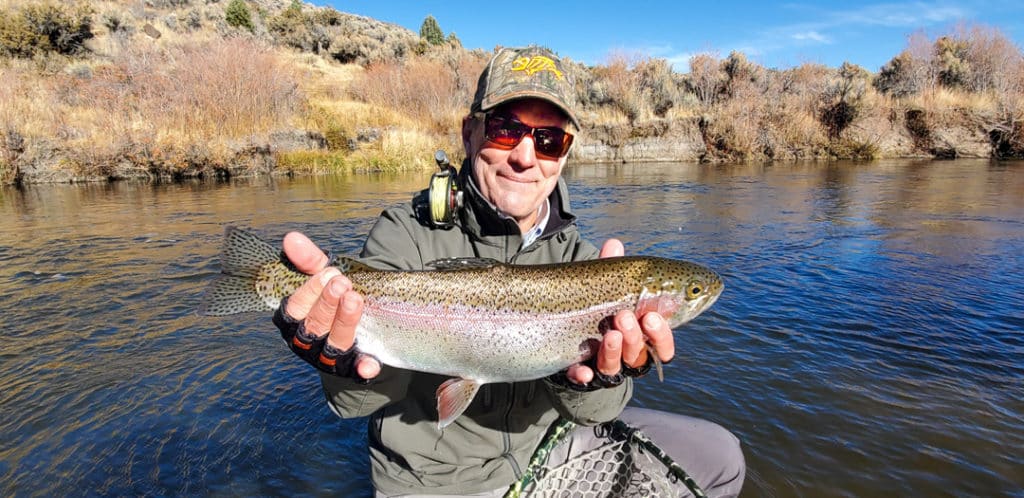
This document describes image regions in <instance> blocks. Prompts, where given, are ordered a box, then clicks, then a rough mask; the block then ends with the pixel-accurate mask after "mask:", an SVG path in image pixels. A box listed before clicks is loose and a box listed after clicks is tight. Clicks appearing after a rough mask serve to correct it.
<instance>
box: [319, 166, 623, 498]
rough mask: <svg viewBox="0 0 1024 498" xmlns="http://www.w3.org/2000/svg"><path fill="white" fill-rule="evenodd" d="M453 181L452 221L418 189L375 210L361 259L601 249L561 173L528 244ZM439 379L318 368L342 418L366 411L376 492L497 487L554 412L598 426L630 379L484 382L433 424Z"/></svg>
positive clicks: (569, 256) (382, 263) (417, 263)
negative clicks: (443, 219)
mask: <svg viewBox="0 0 1024 498" xmlns="http://www.w3.org/2000/svg"><path fill="white" fill-rule="evenodd" d="M467 169H468V168H466V167H463V170H464V171H465V170H467ZM460 181H461V183H462V185H464V190H465V192H466V193H465V199H466V202H465V206H464V207H463V209H462V210H461V211H460V214H459V219H458V220H457V221H456V226H455V227H453V228H449V229H440V228H432V227H431V225H430V223H429V208H428V205H427V191H423V192H420V193H419V194H418V195H417V196H415V197H414V198H413V201H412V203H411V204H410V205H406V206H402V207H397V208H392V209H388V210H386V211H384V213H382V214H381V216H380V218H379V219H378V220H377V223H376V225H374V227H373V229H372V230H371V231H370V234H369V236H368V238H367V240H366V245H365V246H364V247H363V252H362V260H363V261H365V262H366V263H368V264H370V265H372V266H375V267H378V268H387V269H402V270H413V269H415V270H419V269H423V268H424V267H426V266H427V263H430V262H432V261H434V260H438V259H443V258H451V257H480V258H492V259H496V260H499V261H504V262H508V263H517V264H542V263H557V262H566V261H577V260H585V259H594V258H596V257H597V256H598V250H597V248H596V247H594V246H593V245H592V244H590V243H588V242H586V241H584V240H582V239H581V238H580V235H579V232H578V230H577V228H576V224H575V216H573V215H572V214H571V213H570V212H569V202H568V197H567V191H566V187H565V183H564V182H563V181H562V180H561V179H560V180H559V182H558V188H557V189H556V190H555V192H553V193H552V195H551V197H550V207H551V210H550V213H551V215H550V218H549V220H548V224H547V227H546V229H545V231H544V233H543V234H542V235H541V236H540V238H539V239H538V240H536V241H534V242H533V243H532V244H530V245H529V246H528V247H525V248H520V245H521V243H522V237H521V235H520V230H519V227H518V225H517V224H516V223H515V222H514V221H513V220H512V219H510V218H507V217H503V216H500V215H499V214H498V213H497V211H496V210H495V208H494V207H493V206H492V205H491V204H490V203H488V202H487V201H485V200H484V199H483V198H482V197H481V195H480V194H479V192H478V191H477V189H476V187H475V186H474V185H473V182H472V181H471V180H470V179H469V175H465V174H463V175H461V176H460ZM451 292H459V289H451ZM445 380H447V378H446V377H444V376H439V375H434V374H427V373H422V372H413V371H409V370H402V369H397V368H391V367H388V366H384V367H383V369H382V371H381V374H380V375H379V376H378V377H377V378H375V379H373V380H372V381H371V382H370V383H369V384H367V385H362V384H359V383H356V382H354V381H353V380H351V379H348V378H342V377H335V376H330V375H326V374H325V375H322V382H323V387H324V392H325V393H326V395H327V401H328V404H329V405H330V407H331V409H332V410H333V411H334V412H335V413H337V414H338V415H339V416H341V417H345V418H348V417H363V416H369V417H370V422H369V446H370V457H371V464H372V469H373V483H374V486H375V487H376V489H377V490H379V491H381V492H383V493H385V494H388V495H393V494H407V493H412V494H415V493H431V494H471V493H478V492H483V491H490V490H495V489H500V488H502V487H504V486H508V485H510V484H511V483H512V482H513V481H515V480H516V479H518V478H519V477H520V475H521V472H522V471H523V470H524V469H525V468H526V465H527V463H528V461H529V459H530V456H531V455H532V453H533V451H534V449H535V448H536V446H537V445H538V444H539V442H540V440H541V439H542V437H543V436H544V434H545V432H546V431H547V429H548V427H549V426H550V425H551V424H552V422H554V421H555V420H556V418H557V417H558V416H559V415H561V416H563V417H566V418H569V419H571V420H573V421H575V422H578V423H580V424H584V425H595V424H598V423H601V422H605V421H608V420H611V419H613V418H615V417H616V416H618V415H619V413H620V412H621V411H622V409H623V408H624V407H625V406H626V402H627V401H629V398H630V397H631V396H632V382H631V381H629V380H627V382H625V383H624V384H622V385H621V386H619V387H617V388H613V389H603V390H597V391H593V392H588V393H583V392H578V391H574V390H571V389H569V388H566V387H564V386H560V385H558V384H555V383H552V382H550V381H548V380H546V379H542V380H535V381H528V382H516V383H497V384H487V385H484V386H483V387H482V388H481V389H480V391H479V392H478V393H477V396H476V398H475V399H474V400H473V402H472V404H471V405H470V406H469V408H468V409H467V410H466V412H465V413H463V414H462V415H461V416H460V417H458V418H457V419H456V420H455V421H454V422H453V423H452V424H451V425H449V426H448V427H446V428H445V429H444V430H443V431H439V430H438V428H437V418H438V417H437V408H436V400H435V397H434V392H435V390H436V389H437V387H438V386H439V385H440V384H441V383H442V382H444V381H445Z"/></svg>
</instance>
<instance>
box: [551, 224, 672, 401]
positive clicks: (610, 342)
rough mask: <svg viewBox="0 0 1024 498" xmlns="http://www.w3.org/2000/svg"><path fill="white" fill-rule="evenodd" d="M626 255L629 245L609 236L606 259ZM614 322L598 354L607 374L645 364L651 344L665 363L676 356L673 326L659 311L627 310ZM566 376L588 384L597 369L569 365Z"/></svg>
mask: <svg viewBox="0 0 1024 498" xmlns="http://www.w3.org/2000/svg"><path fill="white" fill-rule="evenodd" d="M624 254H625V248H624V247H623V245H622V242H620V241H619V240H617V239H608V241H607V242H605V243H604V246H602V247H601V257H602V258H608V257H615V256H622V255H624ZM638 318H639V319H638ZM612 324H613V325H614V327H613V328H611V329H609V330H608V331H606V332H605V333H604V338H603V339H602V340H601V344H600V346H599V347H598V350H597V354H596V359H597V369H598V370H599V371H600V372H601V373H602V374H604V375H606V376H609V377H612V376H615V375H618V374H619V373H620V372H621V371H622V365H623V364H625V365H628V366H630V367H632V368H641V367H643V366H645V365H646V364H647V360H648V358H647V355H648V353H647V344H650V345H651V347H652V348H653V349H654V351H656V353H657V355H658V359H660V360H661V362H662V363H667V362H668V361H669V360H671V359H672V357H673V356H674V355H675V339H674V338H673V337H672V329H671V328H669V326H668V322H666V321H665V318H664V317H662V316H661V315H660V314H658V313H657V312H648V313H646V314H644V315H643V316H641V317H637V316H636V314H635V313H633V311H632V310H623V311H620V312H618V313H616V314H615V317H614V318H613V320H612ZM566 376H567V377H568V378H569V380H571V381H572V382H575V383H577V384H587V383H589V382H590V381H592V380H594V371H593V370H592V369H591V368H590V367H588V366H586V365H583V364H580V363H577V364H575V365H573V366H571V367H569V370H568V371H567V372H566Z"/></svg>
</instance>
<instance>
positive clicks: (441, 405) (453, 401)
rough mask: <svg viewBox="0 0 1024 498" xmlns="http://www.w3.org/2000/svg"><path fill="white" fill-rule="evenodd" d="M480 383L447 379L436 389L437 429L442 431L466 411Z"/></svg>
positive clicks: (471, 380)
mask: <svg viewBox="0 0 1024 498" xmlns="http://www.w3.org/2000/svg"><path fill="white" fill-rule="evenodd" d="M479 390H480V383H479V382H477V381H475V380H473V379H462V378H454V379H448V380H447V381H445V382H444V384H441V385H440V386H438V388H437V417H438V419H437V428H438V429H444V428H445V427H446V426H447V425H448V424H450V423H452V421H454V420H455V419H457V418H459V415H462V412H464V411H466V408H468V407H469V404H470V403H472V402H473V397H474V396H476V392H477V391H479Z"/></svg>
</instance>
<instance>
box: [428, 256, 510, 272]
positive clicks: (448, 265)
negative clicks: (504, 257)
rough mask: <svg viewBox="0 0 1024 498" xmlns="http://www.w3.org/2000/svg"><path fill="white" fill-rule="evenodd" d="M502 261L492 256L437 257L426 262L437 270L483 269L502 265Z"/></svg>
mask: <svg viewBox="0 0 1024 498" xmlns="http://www.w3.org/2000/svg"><path fill="white" fill-rule="evenodd" d="M501 264H502V263H501V261H498V260H496V259H490V258H445V259H435V260H434V261H431V262H429V263H427V264H426V266H429V267H431V268H433V269H435V270H439V271H453V270H482V269H487V268H492V267H494V266H498V265H501Z"/></svg>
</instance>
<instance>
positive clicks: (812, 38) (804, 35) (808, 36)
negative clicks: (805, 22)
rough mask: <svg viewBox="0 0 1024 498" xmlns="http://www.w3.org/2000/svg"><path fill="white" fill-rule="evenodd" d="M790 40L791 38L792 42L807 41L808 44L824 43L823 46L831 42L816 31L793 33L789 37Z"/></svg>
mask: <svg viewBox="0 0 1024 498" xmlns="http://www.w3.org/2000/svg"><path fill="white" fill-rule="evenodd" d="M790 38H792V39H794V40H797V41H801V42H803V41H809V42H815V43H825V44H827V43H832V40H830V39H829V38H828V37H827V36H825V35H823V34H821V33H819V32H817V31H803V32H800V33H793V34H792V35H790Z"/></svg>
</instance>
